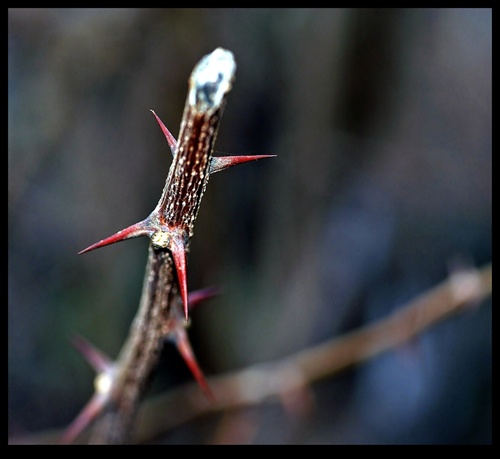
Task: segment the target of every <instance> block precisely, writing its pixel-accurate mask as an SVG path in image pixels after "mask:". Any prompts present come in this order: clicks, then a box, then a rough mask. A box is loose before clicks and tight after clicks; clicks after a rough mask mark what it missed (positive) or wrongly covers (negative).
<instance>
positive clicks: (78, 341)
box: [71, 335, 113, 373]
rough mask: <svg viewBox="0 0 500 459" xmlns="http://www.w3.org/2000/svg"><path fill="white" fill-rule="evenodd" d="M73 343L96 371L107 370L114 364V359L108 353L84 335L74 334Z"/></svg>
mask: <svg viewBox="0 0 500 459" xmlns="http://www.w3.org/2000/svg"><path fill="white" fill-rule="evenodd" d="M71 343H72V344H73V346H75V347H76V349H77V350H78V351H79V352H80V353H81V354H82V355H83V357H84V358H85V360H86V361H87V362H88V363H90V365H91V366H92V368H93V369H94V370H95V371H96V373H102V372H104V371H107V370H109V368H110V367H111V366H112V365H113V361H112V360H111V359H110V358H109V357H108V356H107V355H106V354H104V353H103V352H101V351H100V350H99V349H97V348H96V347H95V346H93V345H92V344H91V343H90V342H89V341H87V340H86V339H85V338H83V336H80V335H75V336H73V337H72V338H71Z"/></svg>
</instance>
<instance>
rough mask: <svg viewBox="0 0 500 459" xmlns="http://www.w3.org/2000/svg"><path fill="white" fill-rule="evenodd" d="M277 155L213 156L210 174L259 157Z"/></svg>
mask: <svg viewBox="0 0 500 459" xmlns="http://www.w3.org/2000/svg"><path fill="white" fill-rule="evenodd" d="M275 156H276V155H251V156H213V157H212V159H211V161H210V170H209V173H210V174H215V173H216V172H219V171H223V170H224V169H227V168H228V167H231V166H236V165H238V164H243V163H247V162H248V161H257V160H258V159H264V158H274V157H275Z"/></svg>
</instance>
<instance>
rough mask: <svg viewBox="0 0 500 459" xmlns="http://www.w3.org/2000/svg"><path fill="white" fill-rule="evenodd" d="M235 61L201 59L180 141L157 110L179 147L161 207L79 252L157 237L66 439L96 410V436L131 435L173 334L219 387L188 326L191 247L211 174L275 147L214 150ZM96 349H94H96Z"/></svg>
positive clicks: (216, 55) (223, 56) (122, 439)
mask: <svg viewBox="0 0 500 459" xmlns="http://www.w3.org/2000/svg"><path fill="white" fill-rule="evenodd" d="M235 71H236V63H235V60H234V56H233V54H232V53H231V52H230V51H227V50H224V49H222V48H217V49H216V50H215V51H214V52H212V53H211V54H209V55H207V56H205V57H204V58H203V59H201V61H200V62H199V63H198V64H197V65H196V66H195V68H194V70H193V72H192V73H191V77H190V79H189V90H188V95H187V100H186V104H185V108H184V114H183V118H182V122H181V127H180V132H179V139H178V142H177V141H176V140H175V138H174V137H173V136H172V134H171V133H170V132H169V131H168V129H167V128H166V127H165V125H164V124H163V122H162V121H161V120H160V118H159V117H158V116H157V115H156V113H154V112H153V115H154V116H155V117H156V120H157V121H158V123H159V125H160V128H161V130H162V132H163V134H164V135H165V138H166V140H167V142H168V144H169V147H170V149H171V150H172V154H173V162H172V165H171V167H170V169H169V172H168V176H167V179H166V182H165V186H164V189H163V192H162V195H161V197H160V200H159V201H158V204H157V206H156V208H155V209H154V210H153V212H152V213H151V214H150V215H149V216H148V217H147V218H146V219H144V220H142V221H140V222H138V223H135V224H134V225H131V226H129V227H127V228H125V229H124V230H121V231H119V232H118V233H116V234H114V235H112V236H110V237H108V238H106V239H103V240H101V241H99V242H97V243H96V244H93V245H91V246H90V247H88V248H86V249H84V250H82V251H81V252H80V253H85V252H89V251H91V250H94V249H97V248H100V247H103V246H106V245H109V244H112V243H115V242H119V241H123V240H125V239H130V238H132V237H137V236H148V237H149V238H150V240H151V243H150V246H149V254H148V261H147V265H146V272H145V276H144V283H143V289H142V295H141V299H140V304H139V309H138V312H137V315H136V317H135V318H134V321H133V323H132V326H131V329H130V332H129V336H128V338H127V341H126V342H125V344H124V346H123V348H122V350H121V352H120V355H119V357H118V359H117V361H116V362H115V363H112V364H109V365H108V367H107V368H106V371H105V373H104V374H102V373H100V374H99V375H98V376H99V381H101V382H102V381H104V382H105V383H104V384H96V394H95V395H94V397H93V398H92V400H91V402H90V404H89V405H88V407H90V408H86V409H84V411H83V412H82V414H81V416H78V417H77V419H76V420H75V422H74V423H73V424H72V425H71V426H70V427H69V429H68V431H67V432H66V435H64V436H63V438H62V442H70V441H71V440H72V439H73V436H74V435H77V434H78V433H79V430H78V429H80V428H83V427H85V426H86V423H90V421H92V420H93V419H91V418H90V416H92V417H97V418H98V419H97V423H96V426H95V428H94V430H93V435H92V437H91V440H90V441H91V443H105V444H115V443H127V442H129V440H130V437H131V434H132V430H133V424H134V420H135V415H136V412H137V408H138V405H139V402H140V401H141V399H142V397H143V395H144V392H145V390H146V388H147V384H148V382H149V380H150V379H151V376H152V373H153V371H154V369H155V367H156V364H157V362H158V358H159V354H160V352H161V349H162V347H163V343H164V342H165V340H166V339H169V338H170V339H172V340H173V341H174V342H175V343H176V345H177V347H178V349H179V351H180V352H181V354H182V356H183V357H184V358H185V360H186V363H187V364H188V366H189V367H190V369H191V370H192V372H193V374H194V376H195V378H196V379H197V381H198V383H199V385H200V386H201V388H202V389H203V391H204V392H205V394H206V395H208V396H209V397H210V398H211V397H212V393H211V391H210V388H209V386H208V385H207V384H206V381H205V378H204V376H203V374H202V373H201V371H200V370H199V368H198V365H197V363H196V360H195V358H194V354H193V353H192V351H191V346H190V344H189V340H188V338H187V334H186V332H185V326H186V324H187V321H188V306H189V300H188V287H187V253H188V251H189V242H190V239H191V237H192V236H193V233H194V223H195V220H196V217H197V214H198V211H199V207H200V203H201V199H202V196H203V194H204V192H205V189H206V186H207V183H208V179H209V176H210V175H211V174H213V173H215V172H218V171H220V170H223V169H226V168H228V167H230V166H233V165H236V164H241V163H244V162H247V161H251V160H256V159H261V158H267V157H270V156H274V155H259V156H228V157H213V156H212V153H213V148H214V144H215V140H216V137H217V132H218V128H219V124H220V120H221V117H222V113H223V110H224V106H225V102H226V95H227V93H228V92H229V91H230V89H231V86H232V83H233V80H234V75H235ZM91 352H92V351H91Z"/></svg>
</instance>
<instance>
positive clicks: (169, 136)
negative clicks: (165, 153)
mask: <svg viewBox="0 0 500 459" xmlns="http://www.w3.org/2000/svg"><path fill="white" fill-rule="evenodd" d="M151 113H152V114H153V115H154V116H155V118H156V121H158V124H159V125H160V128H161V130H162V132H163V134H164V135H165V138H166V139H167V142H168V146H169V147H170V151H171V152H172V156H175V151H176V149H177V140H175V137H174V136H173V135H172V134H171V133H170V131H169V130H168V129H167V126H165V125H164V124H163V121H162V120H161V119H160V117H159V116H158V115H157V114H156V113H155V112H154V110H151Z"/></svg>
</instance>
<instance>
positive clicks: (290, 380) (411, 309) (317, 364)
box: [10, 264, 492, 443]
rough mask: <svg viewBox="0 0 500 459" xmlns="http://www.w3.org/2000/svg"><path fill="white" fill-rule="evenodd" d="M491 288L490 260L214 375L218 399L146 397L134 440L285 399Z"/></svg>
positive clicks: (183, 391) (192, 388) (178, 393)
mask: <svg viewBox="0 0 500 459" xmlns="http://www.w3.org/2000/svg"><path fill="white" fill-rule="evenodd" d="M491 291H492V265H491V264H489V265H486V266H484V267H482V268H481V269H479V270H476V269H470V270H467V271H460V272H456V273H453V274H451V276H450V277H449V278H448V279H447V280H445V281H444V282H442V283H441V284H439V285H437V286H436V287H434V288H433V289H431V290H429V291H427V292H424V293H423V294H422V295H420V296H419V297H417V298H415V299H414V300H413V301H411V302H410V303H408V304H407V305H405V306H404V307H402V308H400V309H398V310H397V311H395V312H394V313H392V314H391V315H390V316H389V317H387V318H384V319H381V320H379V321H377V322H375V323H373V324H369V325H367V326H365V327H363V328H360V329H358V330H356V331H354V332H352V333H348V334H346V335H344V336H341V337H339V338H335V339H332V340H330V341H327V342H326V343H323V344H321V345H319V346H315V347H312V348H309V349H305V350H304V351H302V352H299V353H297V354H294V355H292V356H290V357H287V358H285V359H283V360H279V361H276V362H269V363H263V364H258V365H254V366H252V367H248V368H245V369H243V370H240V371H235V372H233V373H229V374H226V375H222V376H218V377H213V378H210V379H209V384H210V387H211V388H212V391H213V393H214V395H215V398H216V402H214V403H210V402H209V401H208V400H207V399H206V397H204V394H203V393H202V392H201V391H200V389H199V387H198V386H196V385H195V384H188V385H185V386H182V387H180V388H178V389H174V390H171V391H169V392H168V393H166V394H164V395H161V396H158V397H155V398H152V399H150V400H147V401H145V402H144V404H143V406H142V407H141V409H140V411H139V414H138V420H137V432H136V438H135V442H136V443H144V442H147V441H149V440H151V439H152V438H154V437H157V436H159V435H160V434H162V433H164V432H166V431H168V430H169V429H172V428H174V427H177V426H179V425H182V424H184V423H187V422H189V421H192V420H193V419H195V418H197V417H200V416H202V415H205V414H209V413H215V412H220V411H226V410H231V409H236V408H240V407H244V406H249V405H255V404H259V403H264V402H268V401H273V400H274V401H276V400H280V399H281V400H285V399H286V397H287V395H290V394H293V393H300V392H301V391H304V390H306V389H307V387H308V386H309V385H310V384H312V383H314V382H317V381H319V380H321V379H324V378H327V377H331V376H333V375H334V374H335V373H338V372H340V371H342V370H344V369H346V368H348V367H351V366H353V365H356V364H359V363H361V362H363V361H365V360H368V359H370V358H371V357H374V356H375V355H378V354H380V353H382V352H385V351H388V350H390V349H394V348H396V347H397V346H399V345H401V344H402V343H404V342H405V341H408V340H410V339H412V338H413V337H415V336H416V335H418V334H420V333H422V332H423V331H425V330H427V329H428V328H430V327H431V326H433V325H436V324H437V323H439V322H441V321H443V320H444V319H446V318H448V317H449V316H451V315H453V314H457V313H459V312H461V311H463V310H465V309H466V308H468V307H470V306H471V305H478V304H480V303H481V302H482V301H484V300H485V299H486V298H487V297H489V296H490V295H491ZM58 435H59V433H54V434H53V433H47V432H43V433H40V434H38V435H33V436H31V437H24V438H22V439H10V443H52V442H56V441H57V438H58ZM83 436H85V435H83ZM82 440H83V439H82Z"/></svg>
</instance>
